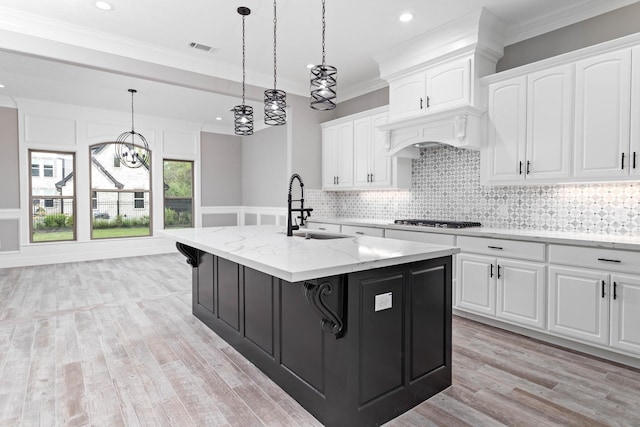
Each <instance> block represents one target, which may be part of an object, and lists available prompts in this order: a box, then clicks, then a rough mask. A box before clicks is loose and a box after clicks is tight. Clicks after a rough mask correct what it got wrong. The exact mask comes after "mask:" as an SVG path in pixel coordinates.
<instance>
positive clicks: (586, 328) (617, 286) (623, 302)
mask: <svg viewBox="0 0 640 427" xmlns="http://www.w3.org/2000/svg"><path fill="white" fill-rule="evenodd" d="M639 325H640V276H638V275H630V274H619V273H609V272H605V271H600V270H590V269H586V268H574V267H564V266H552V267H550V268H549V330H551V331H553V332H556V333H558V334H561V335H566V336H568V337H572V338H578V339H580V340H582V341H587V342H592V343H596V344H601V345H609V346H611V347H613V348H617V349H620V350H624V351H628V352H631V353H637V354H640V327H639Z"/></svg>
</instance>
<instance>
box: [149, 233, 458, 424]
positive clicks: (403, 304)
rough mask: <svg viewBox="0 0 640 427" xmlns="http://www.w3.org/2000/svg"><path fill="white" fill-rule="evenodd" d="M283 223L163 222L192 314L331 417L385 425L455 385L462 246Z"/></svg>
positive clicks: (319, 414) (324, 418)
mask: <svg viewBox="0 0 640 427" xmlns="http://www.w3.org/2000/svg"><path fill="white" fill-rule="evenodd" d="M296 234H297V235H294V236H293V237H287V236H286V234H285V231H284V229H283V228H282V227H277V226H245V227H214V228H200V229H183V230H165V231H163V232H161V235H163V236H164V237H167V238H170V239H173V240H175V241H176V242H177V243H176V245H177V247H178V249H179V250H180V252H181V253H182V254H183V255H185V256H186V257H187V262H188V263H189V264H190V265H191V266H192V269H193V275H192V277H193V283H192V287H193V314H194V315H195V316H196V317H198V319H200V320H201V321H202V322H204V323H205V324H206V325H207V326H208V327H210V328H211V329H212V330H213V331H215V332H216V333H217V334H218V335H219V336H221V337H222V338H223V339H225V340H226V341H227V342H228V343H229V344H231V345H232V346H233V347H234V348H236V349H237V350H238V351H239V352H240V353H241V354H242V355H243V356H245V357H246V358H247V359H249V360H250V361H251V362H253V363H254V364H255V365H256V366H257V367H258V368H260V369H261V370H262V371H263V372H264V373H265V374H266V375H268V376H269V377H270V378H271V379H272V380H273V381H275V382H276V383H277V384H278V385H280V386H281V387H282V388H283V389H284V390H285V391H286V392H287V393H288V394H290V395H291V396H292V397H293V398H294V399H296V400H297V401H298V402H299V403H300V404H301V405H302V406H303V407H304V408H305V409H307V410H308V411H309V412H310V413H311V414H313V415H314V416H315V417H316V418H317V419H318V420H320V421H321V422H322V423H323V424H325V425H328V426H356V425H357V426H365V425H379V424H382V423H383V422H385V421H388V420H390V419H392V418H395V417H396V416H398V415H400V414H402V413H403V412H405V411H407V410H409V409H410V408H412V407H413V406H415V405H417V404H419V403H420V402H422V401H424V400H426V399H428V398H429V397H431V396H433V395H434V394H436V393H438V392H440V391H442V390H443V389H445V388H446V387H448V386H449V385H451V279H452V272H451V255H453V254H455V253H457V252H458V249H457V248H452V247H446V246H439V245H430V244H424V243H417V242H409V241H401V240H393V239H381V238H375V237H351V236H346V237H345V236H335V235H328V234H326V233H322V232H313V233H312V234H307V232H306V231H299V232H297V233H296Z"/></svg>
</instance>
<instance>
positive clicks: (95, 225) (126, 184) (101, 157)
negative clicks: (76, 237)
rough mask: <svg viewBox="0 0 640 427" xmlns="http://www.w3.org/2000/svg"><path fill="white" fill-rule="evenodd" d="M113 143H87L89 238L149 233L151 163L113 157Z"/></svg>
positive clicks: (114, 144) (134, 235)
mask: <svg viewBox="0 0 640 427" xmlns="http://www.w3.org/2000/svg"><path fill="white" fill-rule="evenodd" d="M115 147H116V143H113V142H108V143H103V144H96V145H93V146H91V147H89V150H90V156H91V184H90V191H91V193H90V196H91V216H92V226H91V238H92V239H112V238H121V237H143V236H150V235H151V234H152V230H151V211H150V207H151V171H150V168H151V163H150V162H149V163H145V164H142V165H141V166H140V167H139V168H129V167H125V165H121V164H120V162H117V161H116V160H115V159H116V157H117V155H116V151H115Z"/></svg>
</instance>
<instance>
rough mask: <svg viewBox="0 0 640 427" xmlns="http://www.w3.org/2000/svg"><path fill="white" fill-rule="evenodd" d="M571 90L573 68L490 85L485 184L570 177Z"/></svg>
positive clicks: (564, 66) (569, 66) (555, 69)
mask: <svg viewBox="0 0 640 427" xmlns="http://www.w3.org/2000/svg"><path fill="white" fill-rule="evenodd" d="M572 87H573V67H572V66H571V65H563V66H560V67H555V68H551V69H548V70H542V71H538V72H535V73H531V74H529V75H526V76H519V77H515V78H512V79H509V80H505V81H501V82H497V83H493V84H491V85H490V86H489V111H488V115H489V133H488V140H489V142H488V160H487V165H488V175H487V182H489V183H496V184H509V183H515V182H520V181H525V180H526V181H542V182H544V181H547V182H548V181H554V180H555V181H557V180H562V179H568V178H570V177H571V157H570V156H571V142H572V135H573V132H572V127H571V126H572V123H573V121H572V115H573V90H572Z"/></svg>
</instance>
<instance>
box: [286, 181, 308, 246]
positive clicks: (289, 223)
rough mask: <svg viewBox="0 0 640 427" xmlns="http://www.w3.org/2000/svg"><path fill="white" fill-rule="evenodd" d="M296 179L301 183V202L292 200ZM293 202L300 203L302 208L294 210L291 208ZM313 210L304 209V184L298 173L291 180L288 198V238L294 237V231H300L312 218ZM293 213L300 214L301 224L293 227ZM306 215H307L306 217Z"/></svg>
mask: <svg viewBox="0 0 640 427" xmlns="http://www.w3.org/2000/svg"><path fill="white" fill-rule="evenodd" d="M295 179H297V180H298V182H300V200H292V197H291V192H292V189H293V181H294V180H295ZM292 202H300V208H299V209H294V208H293V207H292V206H291V204H292ZM312 210H313V209H311V208H305V207H304V184H303V182H302V178H300V175H298V174H297V173H294V174H293V175H291V178H290V179H289V196H288V198H287V236H293V230H299V229H300V227H301V226H303V225H304V221H305V219H307V218H308V217H310V216H311V211H312ZM293 212H300V216H298V218H300V224H296V225H293V223H292V218H291V214H292V213H293ZM305 213H306V214H307V215H305Z"/></svg>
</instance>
